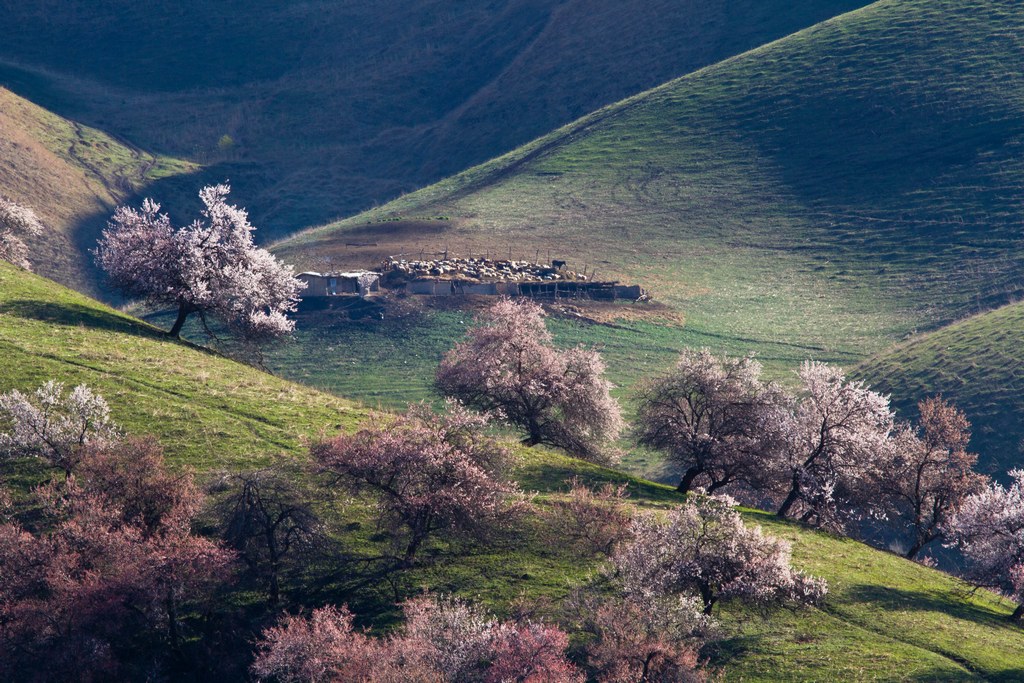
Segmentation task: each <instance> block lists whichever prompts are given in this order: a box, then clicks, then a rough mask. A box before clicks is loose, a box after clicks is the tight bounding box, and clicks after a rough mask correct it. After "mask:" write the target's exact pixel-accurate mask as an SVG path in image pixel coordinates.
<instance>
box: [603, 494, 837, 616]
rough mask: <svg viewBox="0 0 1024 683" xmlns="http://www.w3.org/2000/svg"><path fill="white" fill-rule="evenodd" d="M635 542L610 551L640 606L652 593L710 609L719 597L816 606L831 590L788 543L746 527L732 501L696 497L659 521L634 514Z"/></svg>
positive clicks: (626, 589) (629, 593) (625, 588)
mask: <svg viewBox="0 0 1024 683" xmlns="http://www.w3.org/2000/svg"><path fill="white" fill-rule="evenodd" d="M634 535H635V536H634V540H633V541H632V542H631V543H629V544H628V545H624V546H622V547H621V548H620V549H619V550H618V552H616V553H615V554H614V555H613V556H612V569H613V571H614V572H615V576H616V577H617V579H618V580H619V581H620V582H621V584H622V587H623V591H624V592H625V594H626V595H627V596H629V597H630V598H631V599H633V600H636V601H638V602H640V603H641V604H643V603H644V602H645V601H646V600H647V599H648V598H649V597H661V596H665V595H680V594H681V595H692V596H696V597H699V598H700V600H701V602H702V604H703V606H704V612H705V613H706V614H711V612H712V610H713V609H714V606H715V605H716V604H717V603H718V602H719V601H721V600H725V599H730V598H739V599H742V600H743V601H744V602H745V603H746V604H755V605H764V606H768V605H772V604H777V603H785V602H794V603H799V604H813V603H815V602H817V601H819V600H821V599H822V598H823V597H824V595H825V593H826V591H827V587H826V585H825V582H824V581H822V580H820V579H815V578H813V577H808V576H806V575H804V574H802V573H801V572H798V571H796V570H794V569H793V568H792V566H791V565H790V552H791V551H790V547H789V544H787V543H786V542H785V541H782V540H779V539H777V538H774V537H772V536H768V535H765V534H764V533H762V532H761V529H760V527H756V528H748V527H746V526H745V525H744V524H743V520H742V519H741V518H740V515H739V513H738V512H736V511H735V510H734V509H733V508H732V501H730V500H721V499H718V498H711V497H703V496H702V497H699V498H697V499H695V500H691V501H687V503H686V504H685V505H683V506H681V507H678V508H676V509H675V510H673V511H672V512H670V513H669V515H668V523H662V522H661V521H660V520H659V519H657V518H656V517H655V516H653V515H644V516H640V517H637V519H636V521H635V522H634Z"/></svg>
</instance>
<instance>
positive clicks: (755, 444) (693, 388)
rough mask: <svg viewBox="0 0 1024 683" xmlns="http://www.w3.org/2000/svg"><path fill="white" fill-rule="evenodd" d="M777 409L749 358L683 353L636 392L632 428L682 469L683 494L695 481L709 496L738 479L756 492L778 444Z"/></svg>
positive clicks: (774, 392)
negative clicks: (752, 487) (667, 368)
mask: <svg viewBox="0 0 1024 683" xmlns="http://www.w3.org/2000/svg"><path fill="white" fill-rule="evenodd" d="M783 404H784V396H783V393H782V392H781V391H780V390H779V389H777V388H776V387H774V386H773V385H771V384H766V383H765V382H763V381H762V380H761V364H760V363H758V362H757V361H755V360H754V359H753V358H752V357H750V356H746V357H743V358H729V357H727V356H724V357H721V358H719V357H717V356H715V355H714V354H712V353H711V352H710V351H709V350H708V349H701V350H699V351H694V350H690V349H687V350H685V351H683V353H682V355H681V356H680V358H679V362H678V363H677V364H676V366H675V368H673V369H672V371H670V372H669V373H667V374H665V375H663V376H661V377H657V378H654V379H652V380H649V381H647V382H646V383H644V384H643V385H642V386H641V388H640V389H639V391H638V403H637V419H636V423H635V425H634V431H635V434H636V438H637V441H638V442H639V443H640V444H642V445H644V446H648V447H650V448H654V449H656V450H660V451H663V452H664V453H666V454H667V455H668V458H669V461H670V462H672V463H673V464H675V465H677V466H679V467H681V468H682V469H683V476H682V479H681V480H680V482H679V491H681V492H683V493H685V492H687V491H689V490H690V488H691V487H692V486H693V485H694V484H698V483H699V484H704V485H705V487H706V488H707V490H708V491H709V492H714V491H717V490H718V489H720V488H722V487H724V486H728V485H730V484H734V483H739V482H745V483H748V484H751V485H754V486H755V487H756V486H758V485H759V484H760V483H762V480H763V478H764V475H765V473H766V472H768V471H771V469H772V467H771V465H772V460H773V458H774V457H775V456H774V454H776V453H777V452H778V450H779V448H780V447H781V446H782V444H783V442H784V440H783V438H781V437H782V435H783V431H782V430H780V428H779V427H780V419H779V415H780V411H781V410H783Z"/></svg>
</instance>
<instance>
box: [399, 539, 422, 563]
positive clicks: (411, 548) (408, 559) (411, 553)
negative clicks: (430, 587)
mask: <svg viewBox="0 0 1024 683" xmlns="http://www.w3.org/2000/svg"><path fill="white" fill-rule="evenodd" d="M422 542H423V537H421V536H417V535H415V534H414V535H413V537H412V538H411V539H410V540H409V545H407V546H406V547H405V555H404V556H403V557H402V566H403V567H411V566H412V564H413V560H415V559H416V552H417V551H418V550H419V549H420V544H421V543H422Z"/></svg>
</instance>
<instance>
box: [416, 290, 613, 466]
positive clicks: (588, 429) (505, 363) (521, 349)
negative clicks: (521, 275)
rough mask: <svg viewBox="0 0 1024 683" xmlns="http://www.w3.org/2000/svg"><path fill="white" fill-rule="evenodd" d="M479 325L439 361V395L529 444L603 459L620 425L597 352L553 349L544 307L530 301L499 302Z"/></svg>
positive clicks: (609, 386)
mask: <svg viewBox="0 0 1024 683" xmlns="http://www.w3.org/2000/svg"><path fill="white" fill-rule="evenodd" d="M477 322H478V323H479V324H478V325H477V326H476V327H475V328H473V329H472V330H471V331H470V332H469V336H468V338H467V339H466V341H464V342H462V343H460V344H458V345H456V346H455V348H453V349H452V350H450V351H449V352H448V353H447V354H445V357H444V359H443V360H442V361H441V365H440V367H439V368H438V370H437V377H436V384H437V387H438V389H439V390H440V391H441V393H442V394H444V395H445V396H450V397H453V398H455V399H458V400H459V401H461V402H462V403H464V404H466V405H467V406H470V407H471V408H476V409H478V410H483V411H487V412H493V413H495V414H497V415H501V416H502V418H503V419H504V420H506V421H507V422H508V423H509V424H512V425H514V426H516V427H518V428H520V429H522V430H523V431H524V432H526V437H525V438H524V439H523V443H524V444H526V445H528V446H535V445H537V444H547V445H550V446H555V447H556V448H562V449H565V450H566V451H568V452H570V453H573V454H575V455H579V456H581V457H584V458H588V459H590V460H597V461H604V462H607V461H609V460H610V459H611V454H610V450H609V444H610V443H611V442H612V441H614V440H615V439H616V438H618V435H619V432H620V431H621V430H622V424H623V423H622V415H621V410H620V408H619V405H618V403H617V402H616V401H615V400H614V399H613V398H612V397H611V396H610V395H609V393H608V392H609V389H610V388H611V384H610V383H609V382H608V381H607V380H605V379H604V370H605V367H604V363H603V361H602V360H601V356H600V354H598V353H597V352H596V351H590V350H586V349H583V348H574V349H568V350H559V349H556V348H555V346H554V344H553V341H552V337H551V333H550V332H548V329H547V327H546V326H545V324H544V309H542V308H541V307H540V306H539V305H538V304H536V303H533V302H531V301H513V300H511V299H502V300H500V301H498V302H497V303H495V304H494V305H493V306H491V307H490V308H489V309H487V310H486V311H485V312H484V313H482V314H481V315H480V316H479V317H478V319H477Z"/></svg>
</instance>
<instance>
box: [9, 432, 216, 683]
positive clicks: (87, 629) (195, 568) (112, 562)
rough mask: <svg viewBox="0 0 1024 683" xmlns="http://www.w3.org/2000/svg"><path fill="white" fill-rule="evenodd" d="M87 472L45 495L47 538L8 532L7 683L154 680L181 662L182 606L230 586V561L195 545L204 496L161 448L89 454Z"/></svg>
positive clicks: (130, 445)
mask: <svg viewBox="0 0 1024 683" xmlns="http://www.w3.org/2000/svg"><path fill="white" fill-rule="evenodd" d="M80 470H81V479H79V478H78V477H75V476H72V477H71V478H70V479H68V480H66V481H63V482H61V483H60V484H50V485H49V486H46V487H43V488H41V489H40V490H39V491H38V492H37V496H38V499H39V502H40V504H41V509H42V517H41V518H40V519H39V520H37V521H36V526H37V527H38V528H37V529H27V528H24V527H22V526H21V525H19V524H17V523H7V524H0V652H3V653H4V656H3V657H0V679H3V680H131V679H135V678H145V677H147V676H151V675H152V674H153V673H154V669H153V667H154V664H156V663H158V662H161V661H162V662H164V663H167V662H169V661H170V660H172V659H176V658H179V657H180V655H181V648H182V647H183V646H184V644H185V641H186V634H184V633H182V623H181V622H182V616H181V611H182V608H181V606H182V604H183V603H184V602H185V601H190V602H191V601H195V600H197V599H198V598H200V597H201V596H202V595H203V594H204V592H205V591H206V590H207V589H209V588H211V587H212V586H213V585H215V584H216V583H217V582H219V581H221V580H223V579H224V577H225V576H226V572H227V568H228V565H229V563H230V561H231V555H230V553H227V552H225V551H223V550H222V549H221V548H220V547H219V546H217V545H216V544H215V543H213V542H211V541H209V540H207V539H203V538H200V537H197V536H194V535H193V534H192V531H191V524H192V520H193V518H194V516H195V514H196V511H197V510H198V508H199V506H200V503H201V500H200V499H199V497H198V496H199V494H198V491H197V489H196V487H195V486H194V484H193V483H192V481H191V478H190V477H180V476H171V475H169V474H168V473H167V472H166V471H165V470H164V468H163V461H162V456H161V454H160V452H159V449H158V448H157V447H156V446H155V443H154V442H152V441H134V442H133V441H129V442H124V443H119V444H118V445H117V446H115V447H113V448H112V449H96V450H93V449H90V450H89V452H88V453H86V455H85V456H84V457H83V460H82V462H81V465H80ZM143 672H145V674H144V673H143Z"/></svg>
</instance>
